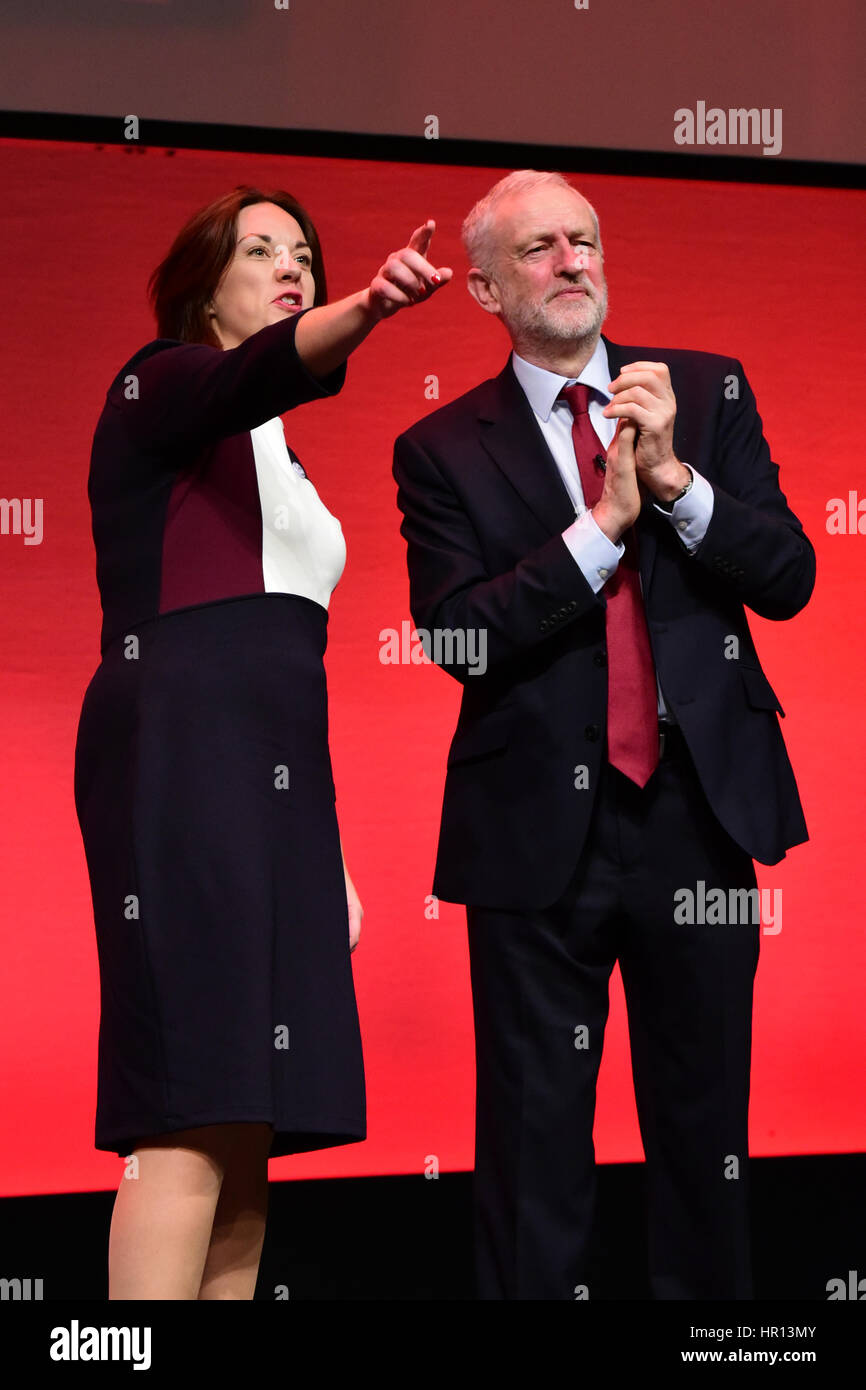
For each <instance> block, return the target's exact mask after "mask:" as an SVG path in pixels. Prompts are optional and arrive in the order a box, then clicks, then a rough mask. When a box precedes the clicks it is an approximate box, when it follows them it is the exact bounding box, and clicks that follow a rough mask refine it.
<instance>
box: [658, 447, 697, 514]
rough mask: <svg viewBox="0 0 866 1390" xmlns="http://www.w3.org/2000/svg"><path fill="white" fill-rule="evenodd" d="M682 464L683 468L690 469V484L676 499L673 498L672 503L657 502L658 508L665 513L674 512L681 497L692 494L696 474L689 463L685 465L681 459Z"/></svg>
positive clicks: (687, 484) (688, 483)
mask: <svg viewBox="0 0 866 1390" xmlns="http://www.w3.org/2000/svg"><path fill="white" fill-rule="evenodd" d="M680 463H682V465H683V468H688V469H689V480H688V482H687V483H686V485H685V487H684V488H683V490H682V492H678V493H677V495H676V497H672V498H671V500H670V502H658V501H657V502H656V506H657V507H661V509H662V511H663V512H672V511H673V509H674V506H675V505H676V503H677V502H679V500H680V498H681V497H685V495H686V493H687V492H691V490H692V484H693V482H694V481H695V475H694V473H693V472H692V470H691V468H689V465H688V464H687V463H684V462H683V460H682V459H680Z"/></svg>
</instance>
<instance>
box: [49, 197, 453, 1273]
mask: <svg viewBox="0 0 866 1390" xmlns="http://www.w3.org/2000/svg"><path fill="white" fill-rule="evenodd" d="M434 225H435V224H434V223H433V222H432V221H428V222H427V223H425V224H424V226H422V227H419V228H417V229H416V231H415V232H414V233H413V235H412V237H411V239H410V241H409V244H408V245H407V246H406V247H404V248H403V249H402V250H400V251H397V252H394V253H393V254H392V255H390V256H389V257H388V259H387V260H386V262H385V264H384V265H383V266H382V267H381V269H380V270H379V272H378V274H377V275H376V276H375V277H374V278H373V280H372V281H371V283H370V285H369V286H368V287H367V288H366V289H364V290H361V291H360V292H359V293H357V294H353V295H350V296H348V297H347V298H345V299H341V300H339V301H337V302H336V303H334V304H327V303H326V286H325V271H324V264H323V261H322V253H321V248H320V246H319V239H318V237H317V235H316V231H315V227H314V226H313V224H312V222H311V220H310V218H309V216H308V214H307V213H306V212H305V211H304V209H303V208H302V207H301V206H300V204H299V203H297V202H296V200H295V199H294V198H292V197H291V196H290V195H289V194H286V193H283V192H275V193H263V192H261V191H260V190H258V189H254V188H249V187H245V186H243V187H239V188H237V189H236V190H235V191H234V192H233V193H231V194H229V195H227V196H226V197H224V198H221V199H219V200H218V201H216V202H214V203H212V204H211V205H210V206H209V207H206V208H204V209H202V210H201V211H200V212H198V213H197V214H196V215H195V216H194V217H192V218H191V219H190V221H189V222H188V223H187V225H186V226H185V227H184V228H183V230H182V231H181V232H180V234H179V235H178V237H177V239H176V240H175V242H174V244H173V246H172V248H171V250H170V251H169V253H168V255H167V257H166V258H165V260H164V261H163V262H162V264H161V265H160V266H159V267H158V268H157V270H156V271H154V273H153V275H152V277H151V282H150V295H151V302H152V304H153V306H154V310H155V313H156V318H157V325H158V332H159V335H160V336H159V338H158V339H156V340H155V341H153V342H150V343H148V344H147V345H146V346H145V347H143V348H141V349H140V350H139V351H138V352H137V353H136V354H135V355H134V356H133V357H132V358H131V359H130V360H129V362H128V363H127V364H126V365H125V366H124V367H123V368H121V370H120V372H119V373H118V375H117V376H116V377H115V379H114V382H113V383H112V385H111V387H110V388H109V391H108V394H107V399H106V405H105V408H104V409H103V412H102V415H101V417H100V419H99V423H98V425H97V428H96V432H95V435H94V440H93V451H92V457H91V467H90V478H89V483H88V493H89V497H90V501H91V506H92V519H93V535H94V542H95V547H96V557H97V579H98V583H99V589H100V597H101V601H102V611H103V624H102V639H101V656H102V659H101V663H100V665H99V667H98V669H97V671H96V673H95V675H94V677H93V679H92V680H91V682H90V685H89V686H88V688H87V692H86V694H85V697H84V702H83V707H82V712H81V719H80V723H79V729H78V740H77V744H76V754H75V802H76V809H77V812H78V817H79V822H80V825H81V831H82V837H83V840H84V847H85V852H86V856H87V863H88V871H89V874H90V883H91V890H92V895H93V906H94V919H95V925H96V936H97V947H98V955H99V968H100V988H101V1017H100V1030H99V1079H98V1095H97V1113H96V1147H97V1148H98V1149H108V1150H111V1151H113V1152H116V1153H118V1154H119V1155H121V1156H131V1157H129V1158H128V1162H127V1171H126V1172H125V1174H124V1178H123V1179H122V1180H121V1183H120V1187H119V1190H118V1195H117V1198H116V1201H115V1205H114V1212H113V1216H112V1224H111V1237H110V1241H109V1298H111V1299H132V1298H160V1299H215V1298H242V1299H243V1298H245V1299H251V1298H252V1297H253V1294H254V1290H255V1284H256V1276H257V1272H258V1264H259V1258H260V1255H261V1248H262V1241H263V1238H264V1226H265V1213H266V1204H267V1160H268V1157H276V1156H277V1155H279V1154H285V1153H294V1152H300V1151H302V1150H309V1149H315V1148H325V1147H328V1146H332V1145H337V1144H347V1143H353V1142H356V1141H358V1140H361V1139H363V1138H364V1137H365V1135H366V1114H365V1094H364V1071H363V1058H362V1052H361V1039H360V1032H359V1028H358V1017H357V1010H356V1004H355V994H354V988H353V983H352V970H351V962H350V959H349V952H350V950H351V949H354V947H355V945H356V944H357V941H358V935H359V932H360V918H361V907H360V903H359V902H358V898H357V894H356V893H355V890H354V887H353V885H352V882H351V879H350V877H349V874H348V871H347V870H346V868H345V862H344V861H342V862H341V860H342V847H341V844H340V839H339V832H338V827H337V818H336V810H335V804H334V801H335V791H334V783H333V778H332V775H331V763H330V757H329V754H328V735H327V693H326V684H325V672H324V666H323V661H322V657H323V653H324V650H325V645H326V629H327V620H328V601H329V598H330V595H331V592H332V591H333V589H334V587H335V585H336V584H337V581H338V580H339V578H340V575H341V573H342V570H343V565H344V562H345V543H344V541H343V535H342V530H341V528H340V524H339V522H338V521H337V520H336V518H335V517H333V516H332V515H331V513H330V512H329V511H328V510H327V509H326V508H325V506H324V505H323V503H322V502H321V501H320V500H319V497H318V495H317V493H316V491H315V488H314V487H313V484H312V483H311V482H310V480H309V479H308V478H307V477H306V475H305V473H304V470H303V469H302V468H301V466H300V463H299V462H298V460H297V459H296V458H295V457H294V455H290V454H289V452H288V450H287V448H286V443H285V438H284V435H283V429H282V422H281V420H280V418H279V417H280V414H281V413H282V412H284V411H286V410H289V409H291V408H292V407H293V406H296V405H299V404H302V403H303V402H305V401H312V400H315V399H317V398H319V397H325V396H332V395H334V394H336V392H338V391H339V390H340V388H341V387H342V385H343V380H344V377H345V372H346V367H345V361H346V358H347V356H348V354H349V353H350V352H352V351H353V349H354V348H356V347H357V346H358V345H359V343H361V342H362V341H363V339H364V338H365V337H366V336H367V334H368V333H369V332H370V330H371V329H372V328H373V327H374V325H375V324H377V323H378V322H379V321H380V320H381V319H383V318H386V317H389V316H390V315H392V314H394V313H396V312H397V311H398V310H399V309H401V308H403V307H405V306H408V305H412V304H417V303H419V302H420V301H421V300H423V299H425V298H429V296H430V294H431V293H432V292H433V290H434V289H435V288H436V287H437V286H438V285H440V284H444V283H447V281H448V280H449V279H450V278H451V271H450V270H449V269H448V268H447V267H441V268H440V269H439V270H436V269H435V267H434V266H432V265H431V264H430V263H429V262H428V261H427V260H426V259H425V252H426V251H427V248H428V246H429V244H430V239H431V237H432V234H433V230H434ZM314 306H315V307H314ZM347 936H348V940H347Z"/></svg>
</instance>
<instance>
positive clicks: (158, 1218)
mask: <svg viewBox="0 0 866 1390" xmlns="http://www.w3.org/2000/svg"><path fill="white" fill-rule="evenodd" d="M253 1128H256V1129H264V1130H266V1131H267V1132H268V1134H270V1127H269V1126H267V1125H264V1126H251V1125H244V1124H223V1125H202V1126H197V1127H196V1128H194V1129H186V1130H179V1131H177V1132H175V1133H173V1134H157V1135H153V1136H151V1137H150V1138H148V1139H143V1140H142V1141H141V1143H140V1144H138V1145H137V1146H136V1148H135V1149H134V1150H133V1153H134V1155H135V1157H136V1158H137V1160H138V1164H137V1174H136V1176H134V1177H126V1176H124V1177H123V1178H122V1179H121V1182H120V1186H119V1188H118V1191H117V1197H116V1198H115V1202H114V1211H113V1213H112V1218H111V1234H110V1237H109V1243H108V1297H109V1299H110V1300H113V1299H139V1298H140V1299H197V1298H198V1292H199V1287H200V1285H201V1279H202V1274H203V1272H204V1267H205V1261H206V1259H207V1253H208V1246H209V1244H210V1238H211V1232H212V1229H213V1221H214V1214H215V1212H216V1208H217V1203H218V1201H219V1195H220V1188H221V1186H222V1181H223V1176H224V1173H225V1171H226V1168H227V1167H228V1166H229V1163H230V1160H231V1157H232V1153H233V1151H234V1149H235V1147H236V1145H237V1143H238V1140H239V1138H240V1137H241V1135H239V1133H238V1131H241V1132H242V1131H245V1130H247V1131H248V1130H250V1129H253Z"/></svg>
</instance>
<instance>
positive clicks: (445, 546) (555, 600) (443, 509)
mask: <svg viewBox="0 0 866 1390" xmlns="http://www.w3.org/2000/svg"><path fill="white" fill-rule="evenodd" d="M393 475H394V478H395V480H396V483H397V505H398V507H399V508H400V510H401V511H402V513H403V521H402V523H401V526H400V532H401V535H402V536H403V537H404V539H405V541H406V544H407V547H408V565H409V607H410V610H411V613H412V618H413V620H414V622H415V625H416V627H417V628H418V629H419V630H421V629H424V630H426V631H427V632H430V633H432V632H434V631H436V630H439V631H449V632H456V633H462V634H464V639H465V649H466V650H469V649H470V647H469V637H468V634H469V633H479V632H483V633H484V634H485V638H484V640H485V642H486V661H487V667H488V669H490V668H494V667H497V666H501V665H502V664H504V663H507V662H510V661H515V660H519V659H520V658H521V657H522V656H524V655H525V653H526V652H527V651H528V650H529V649H531V648H533V647H537V646H538V645H540V644H541V643H542V642H545V641H547V640H548V639H549V637H550V636H552V635H553V633H554V632H558V631H559V630H560V629H561V628H562V627H563V626H565V625H566V624H568V623H569V622H573V621H575V620H577V619H579V618H581V617H583V616H585V615H586V614H588V613H590V612H596V613H597V612H599V611H601V612H603V611H604V606H605V605H604V600H603V598H602V597H601V596H600V595H597V594H595V593H594V592H593V590H592V589H591V588H590V586H589V584H588V583H587V581H586V579H585V578H584V576H583V574H582V572H581V570H580V568H579V567H578V565H577V564H576V563H575V560H574V557H573V556H572V554H571V552H570V551H569V549H568V546H567V545H566V542H565V541H564V540H563V538H562V536H561V535H557V536H553V537H551V538H550V540H548V541H545V542H544V544H543V545H540V546H537V547H536V548H535V549H534V550H530V551H529V552H528V553H527V554H526V556H525V557H524V558H523V559H522V560H521V561H520V563H519V564H517V565H515V566H514V568H513V569H510V570H507V571H506V572H505V573H503V574H498V575H494V576H491V575H490V574H488V573H487V570H486V569H485V565H484V559H483V555H482V551H481V546H480V544H479V541H478V536H477V534H476V531H475V528H474V527H473V525H472V522H471V520H470V518H469V516H468V515H467V513H466V510H465V508H464V507H463V505H462V503H461V501H460V499H459V498H458V497H457V496H456V494H455V493H454V490H453V488H452V487H451V486H450V485H449V484H448V483H447V482H446V481H445V479H444V478H443V477H442V474H441V471H440V470H439V468H438V467H437V465H436V463H435V461H434V459H433V458H432V457H431V455H430V454H429V453H428V452H427V450H426V449H424V448H422V447H421V445H419V444H418V443H417V442H416V441H415V440H413V439H411V438H409V436H408V435H401V436H400V437H399V438H398V439H397V441H396V443H395V445H394V466H393ZM455 646H457V649H458V650H459V646H458V644H455ZM476 649H477V648H476ZM439 664H440V665H442V667H443V670H446V671H447V672H448V674H449V675H451V676H453V677H454V678H455V680H458V681H460V683H461V684H465V683H466V681H467V679H468V678H470V675H471V673H470V671H469V669H468V667H467V665H466V664H465V663H462V662H459V661H449V662H448V663H447V664H446V662H444V661H441V662H440V663H439Z"/></svg>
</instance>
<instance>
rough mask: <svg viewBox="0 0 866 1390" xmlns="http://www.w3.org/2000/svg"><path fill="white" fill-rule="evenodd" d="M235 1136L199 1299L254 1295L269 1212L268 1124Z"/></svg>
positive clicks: (254, 1127)
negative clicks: (234, 1144) (236, 1139)
mask: <svg viewBox="0 0 866 1390" xmlns="http://www.w3.org/2000/svg"><path fill="white" fill-rule="evenodd" d="M244 1128H245V1130H247V1131H249V1132H248V1133H245V1134H243V1135H241V1136H239V1137H238V1141H237V1144H236V1146H235V1148H234V1150H233V1152H232V1155H231V1157H230V1159H229V1163H228V1166H227V1168H226V1171H225V1176H224V1177H223V1181H222V1187H221V1189H220V1195H219V1201H218V1202H217V1208H216V1213H215V1215H214V1222H213V1233H212V1235H211V1240H210V1248H209V1249H208V1252H207V1259H206V1261H205V1266H204V1272H203V1274H202V1280H201V1287H200V1289H199V1295H198V1296H199V1298H200V1299H202V1300H204V1299H218V1298H239V1299H251V1298H253V1297H254V1295H255V1291H256V1279H257V1278H258V1273H259V1261H260V1259H261V1254H262V1245H263V1243H264V1239H265V1220H266V1218H267V1212H268V1150H269V1149H270V1146H271V1137H272V1131H271V1127H270V1125H258V1124H255V1125H253V1124H250V1125H246V1126H244Z"/></svg>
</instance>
